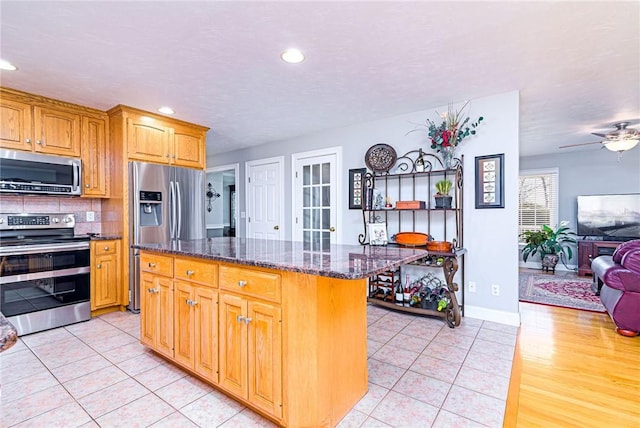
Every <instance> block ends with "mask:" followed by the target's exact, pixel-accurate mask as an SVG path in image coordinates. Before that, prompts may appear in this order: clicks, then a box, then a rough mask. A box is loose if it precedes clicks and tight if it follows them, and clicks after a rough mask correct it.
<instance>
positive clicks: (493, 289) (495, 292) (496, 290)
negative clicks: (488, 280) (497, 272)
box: [491, 284, 500, 296]
mask: <svg viewBox="0 0 640 428" xmlns="http://www.w3.org/2000/svg"><path fill="white" fill-rule="evenodd" d="M491 294H492V295H494V296H499V295H500V286H499V285H498V284H491Z"/></svg>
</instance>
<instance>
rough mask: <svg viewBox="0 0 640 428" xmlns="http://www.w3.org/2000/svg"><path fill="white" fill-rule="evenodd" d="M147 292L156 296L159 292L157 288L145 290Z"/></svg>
mask: <svg viewBox="0 0 640 428" xmlns="http://www.w3.org/2000/svg"><path fill="white" fill-rule="evenodd" d="M147 291H148V292H149V293H151V294H157V293H158V291H159V290H158V289H157V288H147Z"/></svg>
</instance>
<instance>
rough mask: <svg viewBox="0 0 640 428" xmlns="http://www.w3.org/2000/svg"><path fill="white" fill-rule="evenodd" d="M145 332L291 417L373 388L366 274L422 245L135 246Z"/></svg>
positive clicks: (146, 338) (336, 410) (312, 414)
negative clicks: (323, 247) (369, 378)
mask: <svg viewBox="0 0 640 428" xmlns="http://www.w3.org/2000/svg"><path fill="white" fill-rule="evenodd" d="M135 248H139V249H140V250H141V252H140V266H141V275H140V287H141V342H142V343H143V344H145V345H147V346H149V347H151V348H152V349H154V350H155V351H156V352H158V353H159V354H161V355H163V356H164V357H166V358H168V359H170V360H171V361H173V362H174V363H176V364H178V365H180V366H182V367H184V368H185V369H187V370H189V371H190V372H191V373H193V374H195V375H197V376H199V377H200V378H202V379H204V380H206V381H207V382H209V383H210V384H212V385H214V386H215V387H217V388H219V389H220V390H221V391H223V392H225V393H226V394H228V395H229V396H231V397H233V398H235V399H237V400H238V401H240V402H242V403H243V404H245V405H247V406H249V407H251V408H252V409H254V410H256V411H258V412H259V413H261V414H263V415H264V416H266V417H268V418H270V419H272V420H273V421H274V422H277V423H278V424H280V425H282V426H290V427H333V426H335V425H336V424H337V423H338V422H339V421H340V420H341V419H342V418H343V417H344V416H345V415H346V414H347V412H348V411H349V410H350V409H351V408H352V407H353V406H354V405H355V404H356V403H357V402H358V400H360V398H362V397H363V396H364V394H365V393H366V391H367V387H368V386H367V278H368V277H370V276H372V275H375V274H377V273H380V272H383V271H385V270H388V269H392V268H395V267H398V266H400V265H402V264H406V263H409V262H412V261H415V260H418V259H421V258H423V257H425V256H426V254H427V252H426V251H424V250H418V249H407V248H394V247H382V246H381V247H376V246H360V245H332V246H330V247H329V248H328V249H326V250H325V251H310V250H308V249H307V248H306V247H305V245H304V244H303V243H301V242H289V241H269V240H258V239H245V238H210V239H201V240H188V241H173V242H166V243H154V244H141V245H136V246H135Z"/></svg>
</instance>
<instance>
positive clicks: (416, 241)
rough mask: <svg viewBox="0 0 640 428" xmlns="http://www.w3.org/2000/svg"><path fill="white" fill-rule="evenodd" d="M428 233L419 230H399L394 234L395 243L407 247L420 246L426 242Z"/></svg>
mask: <svg viewBox="0 0 640 428" xmlns="http://www.w3.org/2000/svg"><path fill="white" fill-rule="evenodd" d="M427 241H429V235H427V234H426V233H420V232H400V233H398V234H396V243H398V244H400V245H406V246H407V247H421V246H424V245H426V244H427Z"/></svg>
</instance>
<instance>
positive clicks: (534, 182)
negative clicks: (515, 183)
mask: <svg viewBox="0 0 640 428" xmlns="http://www.w3.org/2000/svg"><path fill="white" fill-rule="evenodd" d="M519 189H520V192H519V198H518V200H519V204H518V205H519V214H518V235H521V234H522V233H523V232H525V231H527V230H540V229H541V228H542V225H543V224H547V225H549V226H551V227H552V228H553V227H554V226H555V225H556V224H557V223H558V171H557V170H545V171H522V172H521V173H520V187H519Z"/></svg>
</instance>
